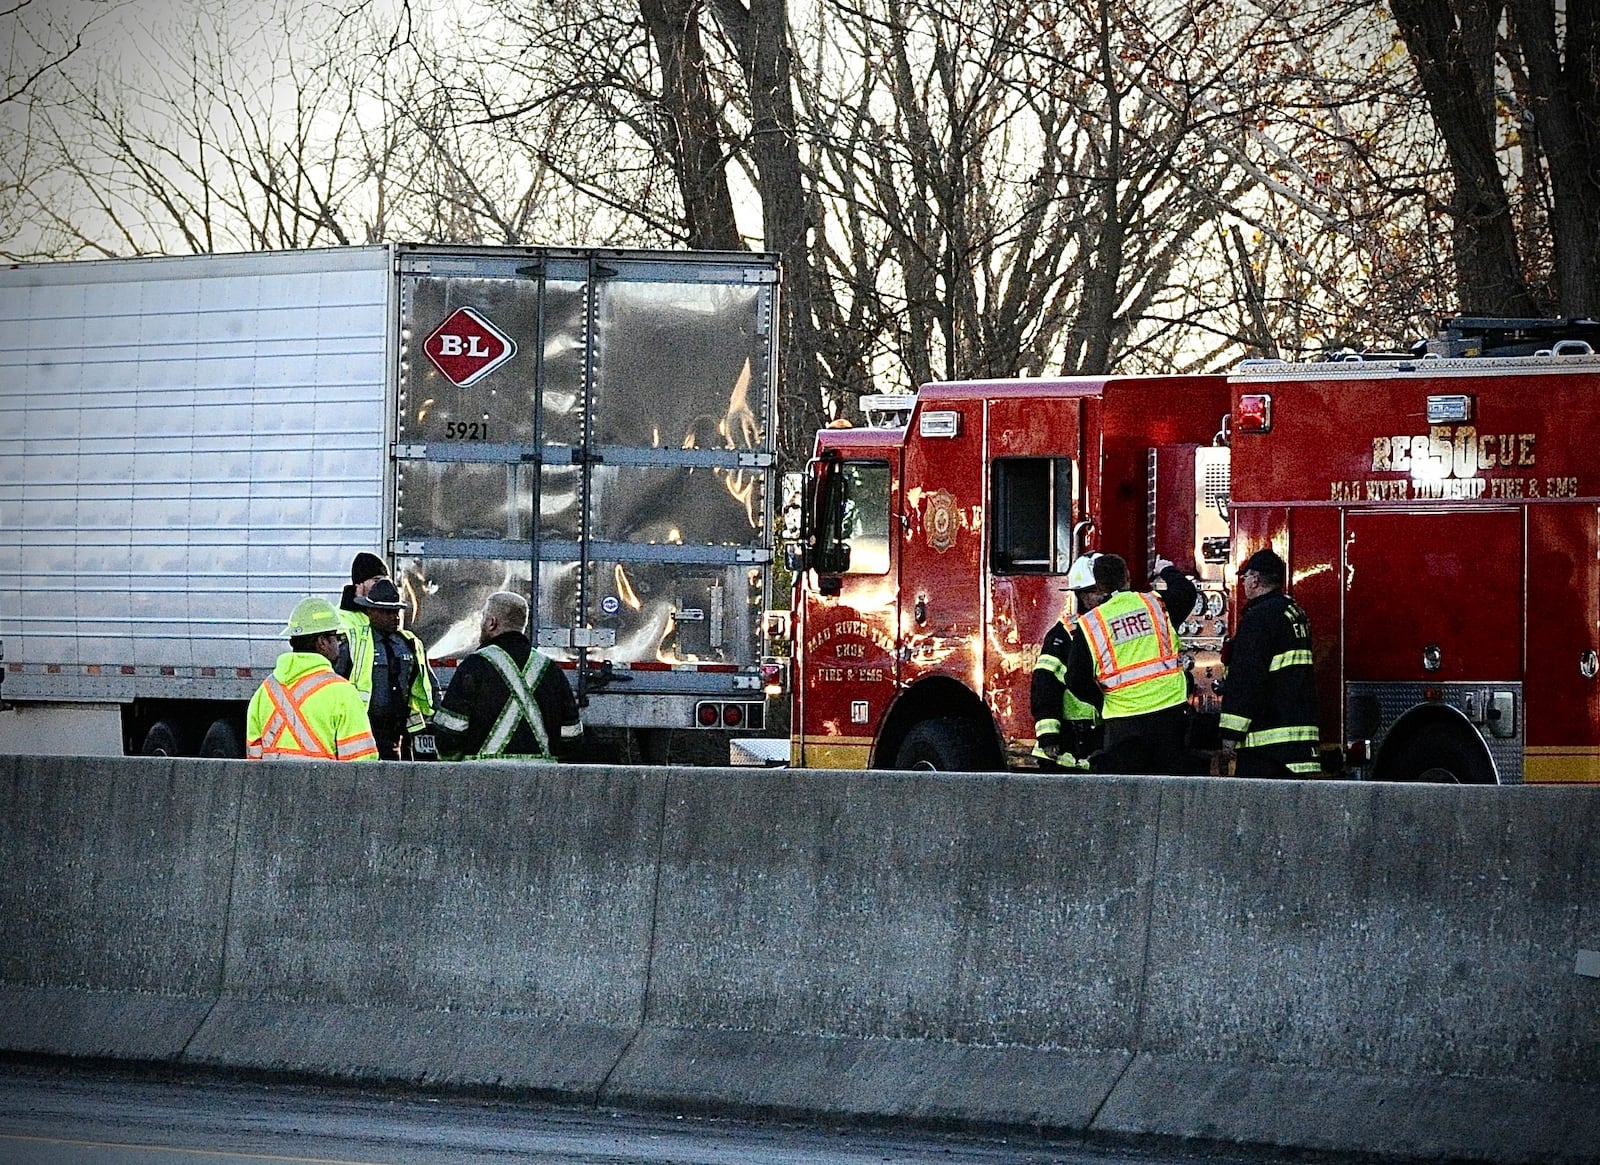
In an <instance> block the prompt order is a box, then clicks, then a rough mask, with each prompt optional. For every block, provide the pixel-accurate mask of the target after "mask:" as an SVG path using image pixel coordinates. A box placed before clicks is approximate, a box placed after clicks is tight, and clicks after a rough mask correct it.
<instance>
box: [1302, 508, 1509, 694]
mask: <svg viewBox="0 0 1600 1165" xmlns="http://www.w3.org/2000/svg"><path fill="white" fill-rule="evenodd" d="M1522 563H1523V534H1522V516H1521V514H1519V513H1518V512H1517V511H1515V510H1473V511H1452V512H1444V513H1419V512H1416V511H1410V512H1403V513H1396V512H1388V513H1385V512H1377V513H1372V512H1352V513H1349V514H1347V515H1346V518H1345V537H1344V564H1343V565H1344V609H1345V615H1344V635H1345V651H1344V658H1345V661H1346V662H1345V678H1346V679H1347V680H1389V681H1393V680H1413V681H1420V682H1447V681H1453V680H1501V681H1505V680H1518V679H1521V678H1522V635H1521V634H1520V630H1519V629H1520V628H1521V627H1522V626H1523V614H1524V611H1523V607H1524V604H1525V600H1524V591H1523V585H1522V577H1523V569H1522ZM1508 595H1511V596H1516V597H1515V599H1514V600H1513V601H1512V602H1510V603H1508V602H1507V600H1506V596H1508ZM1312 633H1313V634H1315V633H1316V628H1313V629H1312Z"/></svg>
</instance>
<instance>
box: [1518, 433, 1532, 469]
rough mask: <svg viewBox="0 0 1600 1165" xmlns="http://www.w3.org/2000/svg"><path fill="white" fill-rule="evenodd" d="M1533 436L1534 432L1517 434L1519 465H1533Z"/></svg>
mask: <svg viewBox="0 0 1600 1165" xmlns="http://www.w3.org/2000/svg"><path fill="white" fill-rule="evenodd" d="M1533 438H1534V434H1532V433H1518V434H1517V464H1518V465H1532V464H1533Z"/></svg>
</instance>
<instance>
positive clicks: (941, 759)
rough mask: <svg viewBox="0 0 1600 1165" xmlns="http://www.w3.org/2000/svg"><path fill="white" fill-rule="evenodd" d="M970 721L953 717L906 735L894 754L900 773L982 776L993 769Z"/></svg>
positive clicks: (944, 718) (926, 722) (927, 722)
mask: <svg viewBox="0 0 1600 1165" xmlns="http://www.w3.org/2000/svg"><path fill="white" fill-rule="evenodd" d="M985 752H986V750H985V749H984V747H983V743H982V742H981V741H980V740H978V739H977V737H976V735H975V734H974V730H973V725H972V722H971V721H968V720H961V719H959V718H957V717H954V716H941V717H939V718H937V719H934V720H924V721H922V723H920V724H918V725H917V726H916V727H914V728H913V729H912V730H911V731H910V732H908V733H906V738H905V739H904V740H903V741H901V742H900V749H899V751H898V752H896V753H895V757H894V767H895V768H897V769H912V770H921V771H924V772H928V771H931V772H940V773H981V772H986V771H987V770H988V769H989V768H990V767H991V766H990V765H989V763H988V761H987V758H986V756H985Z"/></svg>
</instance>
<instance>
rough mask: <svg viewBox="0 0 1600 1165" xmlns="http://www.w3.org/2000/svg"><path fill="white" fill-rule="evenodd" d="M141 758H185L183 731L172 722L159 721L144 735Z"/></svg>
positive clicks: (140, 748) (140, 752)
mask: <svg viewBox="0 0 1600 1165" xmlns="http://www.w3.org/2000/svg"><path fill="white" fill-rule="evenodd" d="M139 755H140V756H183V755H184V751H183V730H182V728H181V727H180V726H179V725H177V724H176V723H174V722H173V721H171V720H157V721H156V722H155V723H154V724H152V725H150V731H148V732H146V733H145V734H144V743H143V744H142V745H140V746H139Z"/></svg>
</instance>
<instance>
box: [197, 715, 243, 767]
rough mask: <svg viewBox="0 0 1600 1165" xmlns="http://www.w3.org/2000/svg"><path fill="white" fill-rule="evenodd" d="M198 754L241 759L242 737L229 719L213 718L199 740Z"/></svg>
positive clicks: (223, 758)
mask: <svg viewBox="0 0 1600 1165" xmlns="http://www.w3.org/2000/svg"><path fill="white" fill-rule="evenodd" d="M200 755H201V756H203V757H216V758H219V759H221V760H243V759H244V738H243V737H241V736H240V735H239V730H238V729H237V728H235V727H234V726H233V722H232V721H230V720H213V721H212V722H211V727H210V728H207V729H206V734H205V737H204V738H203V739H202V740H201V741H200Z"/></svg>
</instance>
